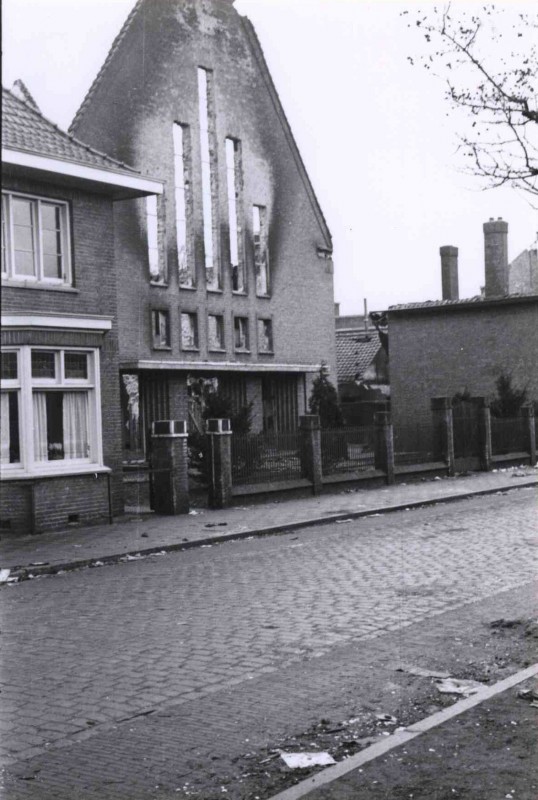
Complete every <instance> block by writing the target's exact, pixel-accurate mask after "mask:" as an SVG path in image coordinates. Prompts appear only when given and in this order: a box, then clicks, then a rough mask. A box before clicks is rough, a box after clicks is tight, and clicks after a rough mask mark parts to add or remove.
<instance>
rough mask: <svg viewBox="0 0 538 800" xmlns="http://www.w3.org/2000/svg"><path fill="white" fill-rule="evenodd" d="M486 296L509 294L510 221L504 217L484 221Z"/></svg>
mask: <svg viewBox="0 0 538 800" xmlns="http://www.w3.org/2000/svg"><path fill="white" fill-rule="evenodd" d="M484 262H485V270H486V297H503V296H504V295H507V294H508V223H507V222H505V221H504V220H503V219H502V217H499V218H498V219H497V220H494V219H493V217H490V218H489V222H484Z"/></svg>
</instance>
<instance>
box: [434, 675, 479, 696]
mask: <svg viewBox="0 0 538 800" xmlns="http://www.w3.org/2000/svg"><path fill="white" fill-rule="evenodd" d="M436 686H437V689H438V691H440V692H441V693H442V694H461V695H463V697H469V695H471V694H476V693H477V692H478V690H479V689H481V688H482V687H483V686H484V684H483V683H480V682H479V681H472V680H470V679H467V680H458V678H444V679H443V680H441V681H438V682H437V683H436Z"/></svg>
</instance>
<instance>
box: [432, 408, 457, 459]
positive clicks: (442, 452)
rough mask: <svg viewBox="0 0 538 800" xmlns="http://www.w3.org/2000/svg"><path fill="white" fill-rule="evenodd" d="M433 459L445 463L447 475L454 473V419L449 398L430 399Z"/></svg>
mask: <svg viewBox="0 0 538 800" xmlns="http://www.w3.org/2000/svg"><path fill="white" fill-rule="evenodd" d="M431 410H432V415H433V426H434V458H435V459H436V460H437V459H439V460H440V461H441V460H442V461H446V464H447V469H448V474H449V475H454V473H455V457H454V417H453V414H452V402H451V400H450V397H432V399H431Z"/></svg>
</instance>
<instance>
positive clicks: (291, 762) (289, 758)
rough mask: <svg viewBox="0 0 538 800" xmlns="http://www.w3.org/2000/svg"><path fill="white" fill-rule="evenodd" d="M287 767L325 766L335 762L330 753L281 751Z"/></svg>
mask: <svg viewBox="0 0 538 800" xmlns="http://www.w3.org/2000/svg"><path fill="white" fill-rule="evenodd" d="M280 755H281V756H282V758H283V759H284V761H285V762H286V764H287V766H288V767H291V768H292V769H300V768H301V767H303V768H304V767H318V766H319V767H325V766H328V765H329V764H336V761H335V760H334V758H333V757H332V756H331V754H330V753H325V752H322V753H281V754H280Z"/></svg>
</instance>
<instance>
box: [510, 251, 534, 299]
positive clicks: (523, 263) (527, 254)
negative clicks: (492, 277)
mask: <svg viewBox="0 0 538 800" xmlns="http://www.w3.org/2000/svg"><path fill="white" fill-rule="evenodd" d="M508 291H509V293H510V294H538V250H537V249H536V248H530V249H529V250H523V252H522V253H520V254H519V255H518V256H517V258H514V260H513V261H512V262H510V264H509V265H508Z"/></svg>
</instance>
